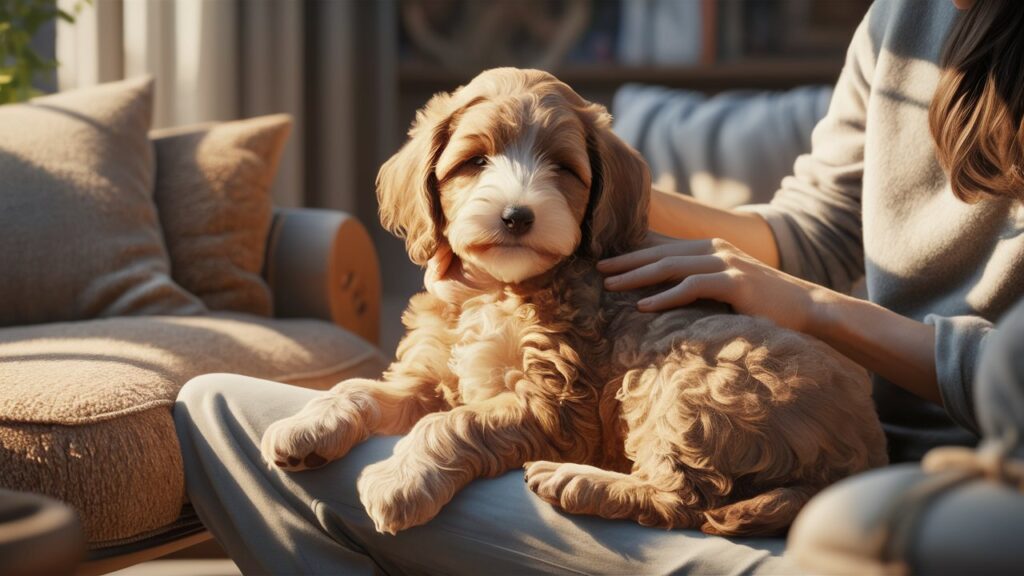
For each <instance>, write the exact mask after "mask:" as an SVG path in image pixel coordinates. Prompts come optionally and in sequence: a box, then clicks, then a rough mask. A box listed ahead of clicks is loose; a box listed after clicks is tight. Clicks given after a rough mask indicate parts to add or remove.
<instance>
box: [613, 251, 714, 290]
mask: <svg viewBox="0 0 1024 576" xmlns="http://www.w3.org/2000/svg"><path fill="white" fill-rule="evenodd" d="M724 269H725V262H723V261H722V259H721V258H719V257H718V256H669V257H666V258H662V259H660V260H658V261H656V262H652V263H650V264H646V265H644V266H640V267H639V268H635V269H633V270H629V271H626V272H623V273H622V274H618V275H615V276H609V277H607V278H605V280H604V287H605V288H607V289H608V290H612V291H616V292H618V291H623V290H635V289H637V288H643V287H645V286H654V285H656V284H661V283H662V282H668V281H670V280H682V279H683V278H686V277H687V276H691V275H693V274H707V273H709V272H720V271H722V270H724Z"/></svg>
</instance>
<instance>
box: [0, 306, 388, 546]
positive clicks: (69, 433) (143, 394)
mask: <svg viewBox="0 0 1024 576" xmlns="http://www.w3.org/2000/svg"><path fill="white" fill-rule="evenodd" d="M383 368H384V359H383V358H382V357H381V355H380V354H379V353H378V352H377V350H376V349H375V348H373V347H372V346H370V345H369V344H367V343H366V342H365V341H363V340H362V339H360V338H358V337H356V336H353V335H352V334H350V333H348V332H346V331H344V330H341V329H339V328H337V327H335V326H334V325H332V324H329V323H326V322H322V321H317V320H280V319H274V320H271V319H263V318H257V317H255V316H251V315H243V314H227V313H219V314H217V315H215V316H209V317H193V318H184V317H172V316H155V317H144V318H143V317H137V318H112V319H107V320H93V321H87V322H74V323H58V324H47V325H39V326H26V327H19V328H7V329H3V330H0V487H3V488H11V489H15V490H27V491H32V492H39V493H43V494H47V495H50V496H53V497H55V498H59V499H61V500H64V501H66V502H69V503H70V504H72V505H73V506H74V507H75V508H76V509H77V510H78V511H79V513H80V514H81V517H82V525H83V527H84V530H85V533H86V537H87V538H88V540H89V541H90V543H91V544H92V545H93V546H97V545H100V546H101V545H104V544H105V543H106V544H111V543H118V541H120V540H123V539H125V538H129V537H132V536H135V535H139V534H143V533H146V532H148V531H151V530H154V529H157V528H160V527H162V526H165V525H167V524H169V523H170V522H172V521H174V519H175V518H176V517H177V516H178V514H179V512H180V511H181V504H182V501H183V499H184V479H183V476H182V468H181V456H180V454H179V450H178V444H177V439H176V437H175V434H174V429H173V424H172V422H171V406H172V405H173V403H174V399H175V397H176V396H177V393H178V389H179V388H180V387H181V386H182V385H183V384H184V383H185V382H186V381H188V379H189V378H192V377H193V376H196V375H199V374H203V373H207V372H236V373H240V374H247V375H251V376H256V377H261V378H268V379H273V380H278V381H282V382H288V383H292V384H298V385H302V386H306V387H313V388H327V387H329V386H331V385H333V384H334V383H336V382H338V381H339V380H343V379H345V378H348V377H353V376H370V377H373V376H378V375H379V374H380V372H381V371H382V370H383Z"/></svg>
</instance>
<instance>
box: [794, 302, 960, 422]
mask: <svg viewBox="0 0 1024 576" xmlns="http://www.w3.org/2000/svg"><path fill="white" fill-rule="evenodd" d="M815 307H816V308H817V311H816V313H814V314H812V315H811V317H812V318H814V320H813V321H812V323H811V325H810V326H808V327H807V330H806V331H807V333H809V334H811V335H812V336H815V337H816V338H818V339H819V340H822V341H824V342H826V343H827V344H829V345H830V346H832V347H833V348H835V349H836V350H838V351H840V352H842V353H843V354H845V355H846V356H847V357H848V358H850V359H852V360H854V361H855V362H857V363H858V364H860V365H862V366H864V367H865V368H867V369H868V370H871V371H872V372H874V373H876V374H878V375H880V376H882V377H883V378H885V379H886V380H889V381H890V382H892V383H894V384H896V385H898V386H900V387H901V388H904V389H906V390H908V391H910V392H912V393H914V394H916V395H917V396H920V397H921V398H924V399H926V400H930V401H932V402H935V403H936V404H941V403H942V398H941V396H940V395H939V386H938V382H937V378H936V373H935V327H934V326H931V325H929V324H924V323H923V322H918V321H916V320H912V319H910V318H907V317H905V316H901V315H899V314H897V313H895V312H893V311H891V310H888V309H886V308H883V307H881V306H879V305H877V304H873V303H871V302H867V301H864V300H860V299H858V298H853V297H850V296H846V295H842V294H838V293H836V292H832V291H831V290H822V291H821V292H819V293H817V294H816V296H815Z"/></svg>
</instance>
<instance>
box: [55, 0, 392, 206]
mask: <svg viewBox="0 0 1024 576" xmlns="http://www.w3.org/2000/svg"><path fill="white" fill-rule="evenodd" d="M58 2H59V3H60V5H61V7H62V8H64V9H68V10H70V9H72V8H73V7H74V6H75V5H76V4H77V2H76V0H58ZM356 9H357V3H356V2H349V1H333V0H324V1H297V0H173V1H172V0H94V2H93V3H92V4H91V5H86V6H84V7H83V9H82V11H81V12H80V13H79V15H78V17H77V21H76V22H75V23H74V24H67V23H63V22H62V23H60V24H59V25H58V29H57V59H58V60H59V61H60V63H61V64H60V68H59V69H58V75H57V83H58V87H59V89H61V90H66V89H70V88H75V87H80V86H88V85H92V84H97V83H100V82H107V81H111V80H118V79H121V78H127V77H131V76H137V75H140V74H147V73H148V74H152V75H153V76H154V77H155V78H156V103H155V106H156V108H155V113H154V127H165V126H177V125H185V124H194V123H199V122H209V121H222V120H233V119H238V118H248V117H252V116H258V115H261V114H270V113H277V112H286V113H288V114H291V115H292V117H293V119H294V126H293V130H292V135H291V137H290V139H289V143H288V145H287V147H286V148H285V151H284V154H283V156H282V160H281V166H280V168H279V171H278V176H277V180H276V181H275V184H274V200H275V202H276V203H277V204H278V205H280V206H320V207H328V208H335V209H340V210H347V211H350V212H355V211H356V209H357V207H358V203H359V200H360V198H362V200H363V203H364V204H365V203H366V202H371V203H372V202H373V200H372V196H371V197H370V198H369V199H367V198H366V195H365V194H358V193H356V190H357V187H358V186H357V180H356V178H357V176H356V174H357V170H356V166H355V163H356V162H357V154H358V150H357V146H356V143H357V141H358V139H357V131H356V130H355V126H356V125H357V123H358V122H357V120H358V118H357V116H356V94H355V90H354V88H353V87H354V85H355V82H354V79H355V77H356V75H357V68H358V66H357V64H358V62H357V59H356V38H355V37H356V24H355V21H356V18H355V12H356ZM364 187H365V183H364ZM364 210H365V207H364Z"/></svg>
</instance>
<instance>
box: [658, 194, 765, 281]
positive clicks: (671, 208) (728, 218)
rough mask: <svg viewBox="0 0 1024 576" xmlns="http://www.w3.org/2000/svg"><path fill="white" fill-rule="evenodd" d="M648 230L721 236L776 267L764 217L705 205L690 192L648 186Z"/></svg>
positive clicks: (693, 236)
mask: <svg viewBox="0 0 1024 576" xmlns="http://www.w3.org/2000/svg"><path fill="white" fill-rule="evenodd" d="M648 218H649V226H650V228H651V230H654V231H655V232H657V233H659V234H664V235H665V236H670V237H672V238H685V239H689V240H696V239H699V238H722V239H724V240H727V241H728V242H730V243H731V244H732V245H734V246H736V247H737V248H739V249H740V250H743V251H744V252H746V253H747V254H750V255H751V256H753V257H754V258H757V259H758V260H760V261H761V262H764V263H765V264H767V265H769V266H771V267H772V268H778V267H779V250H778V246H777V245H776V243H775V235H774V234H772V229H771V227H769V226H768V223H767V222H765V220H764V218H762V217H760V216H759V215H757V214H754V213H751V212H734V211H732V210H725V209H722V208H715V207H713V206H708V205H707V204H704V203H702V202H700V201H699V200H695V199H694V198H691V197H690V196H684V195H682V194H677V193H675V192H665V191H663V190H658V189H657V188H652V189H651V207H650V210H649V213H648Z"/></svg>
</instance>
